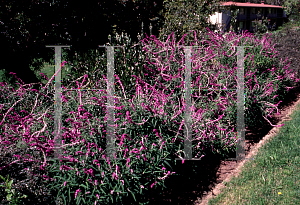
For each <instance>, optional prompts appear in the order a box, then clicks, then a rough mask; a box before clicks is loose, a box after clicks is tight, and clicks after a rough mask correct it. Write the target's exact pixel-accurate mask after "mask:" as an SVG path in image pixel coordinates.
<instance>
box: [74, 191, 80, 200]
mask: <svg viewBox="0 0 300 205" xmlns="http://www.w3.org/2000/svg"><path fill="white" fill-rule="evenodd" d="M79 192H81V190H80V189H77V190H76V191H75V199H76V197H77V195H78V193H79Z"/></svg>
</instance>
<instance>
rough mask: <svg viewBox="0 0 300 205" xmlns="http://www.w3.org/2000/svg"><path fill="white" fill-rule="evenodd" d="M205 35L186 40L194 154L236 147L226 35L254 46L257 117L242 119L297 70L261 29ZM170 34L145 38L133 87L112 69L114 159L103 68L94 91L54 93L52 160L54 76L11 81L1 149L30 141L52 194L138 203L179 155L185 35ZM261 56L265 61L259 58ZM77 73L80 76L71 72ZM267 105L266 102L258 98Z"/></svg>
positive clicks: (251, 65) (249, 69) (250, 66)
mask: <svg viewBox="0 0 300 205" xmlns="http://www.w3.org/2000/svg"><path fill="white" fill-rule="evenodd" d="M208 35H209V39H204V40H203V41H198V40H197V36H196V35H195V43H194V44H192V46H198V48H197V47H193V48H192V57H191V60H192V85H191V89H192V90H193V94H192V103H193V105H192V113H191V115H192V119H193V124H192V131H193V132H192V139H193V145H192V148H193V149H192V154H193V157H195V158H202V157H203V156H205V155H206V154H207V153H209V152H215V153H221V154H224V155H226V153H228V152H229V151H232V150H234V148H235V144H236V133H235V132H234V131H236V130H235V122H236V114H235V111H236V103H235V102H236V95H237V94H236V91H230V90H226V91H224V90H223V89H234V88H236V87H237V85H236V82H235V81H236V80H237V79H236V75H235V73H234V72H235V70H236V69H237V67H236V66H235V63H234V61H235V59H234V56H235V51H236V48H235V47H230V48H229V47H228V44H229V45H230V44H231V45H234V46H242V45H251V46H253V48H252V49H253V54H251V53H252V52H249V53H248V54H247V55H246V57H245V67H246V69H245V93H246V103H245V110H246V111H245V114H246V117H245V120H246V125H250V124H251V123H252V124H255V122H251V121H250V119H248V118H249V116H251V109H252V108H253V105H256V106H257V108H258V109H257V110H261V111H260V112H261V116H262V117H263V118H265V119H267V118H266V117H267V116H268V115H267V116H264V115H263V114H270V113H272V111H273V110H274V109H275V108H277V107H276V106H277V105H278V103H277V104H275V105H274V104H273V103H274V102H275V101H274V99H275V98H276V97H278V96H279V94H278V93H280V91H281V93H280V95H281V96H283V95H284V92H283V91H284V89H289V87H287V84H289V83H290V82H291V80H293V79H295V78H294V76H293V74H290V73H289V72H290V71H288V70H287V68H288V65H286V66H284V67H283V68H282V69H279V68H276V67H275V66H273V67H270V66H271V65H270V64H268V63H269V61H268V58H269V59H271V58H272V57H274V55H275V54H274V52H273V51H274V48H272V46H271V45H269V44H268V43H269V41H268V40H267V37H264V38H263V40H262V41H261V40H259V39H255V38H254V37H253V36H251V34H249V33H242V35H241V36H237V35H235V34H234V33H229V34H228V35H226V36H224V37H223V36H221V35H218V34H214V33H212V32H210V31H208ZM171 37H172V35H170V36H169V38H168V39H167V40H166V42H160V41H159V40H157V39H156V38H155V37H154V36H151V37H147V38H146V39H144V40H143V49H144V52H145V54H144V55H145V56H146V57H147V61H148V65H147V66H145V67H146V70H145V72H144V75H143V76H142V77H144V78H143V79H141V78H140V77H138V76H136V75H132V77H134V79H135V82H136V89H135V93H132V92H127V93H126V91H127V90H128V89H127V87H124V86H123V84H122V81H121V80H120V78H119V76H118V75H115V79H116V85H117V86H116V88H117V89H116V91H115V98H116V101H115V112H116V113H115V115H116V119H115V129H116V139H115V141H114V144H115V145H116V150H115V155H114V156H113V158H112V159H111V158H109V155H108V153H107V152H106V151H105V150H106V144H107V141H106V122H107V117H106V116H105V115H106V112H107V109H106V105H105V101H106V100H107V92H106V91H101V90H100V88H103V85H101V81H102V84H104V82H105V81H107V79H106V76H105V75H104V74H103V73H101V75H102V76H103V79H101V80H99V81H98V83H96V85H95V87H96V88H99V90H98V91H93V92H96V94H95V93H90V92H91V91H89V92H87V91H75V92H73V91H72V92H70V91H65V92H66V94H65V92H63V93H62V104H63V105H62V107H63V111H62V123H63V124H62V130H63V132H62V146H61V147H60V148H61V150H62V151H63V155H62V156H61V158H60V160H53V159H51V156H52V155H53V152H54V148H57V145H55V144H54V140H53V133H54V132H53V131H54V130H53V128H52V125H53V122H54V118H53V117H52V116H51V115H49V114H48V113H53V112H54V110H53V104H50V103H49V101H50V102H51V100H49V99H50V97H49V91H47V89H48V87H49V86H53V85H52V84H50V82H51V80H52V79H53V77H54V76H53V77H52V79H50V80H49V79H47V80H49V82H48V84H47V85H46V86H45V87H44V89H43V90H41V91H38V90H33V89H30V90H31V91H34V92H36V94H35V95H33V94H32V93H30V92H29V91H28V89H25V88H24V87H25V86H24V85H22V86H21V87H20V88H19V89H18V90H17V91H15V90H13V91H12V92H14V93H11V91H10V92H2V96H1V97H2V98H1V99H5V100H3V101H1V119H2V120H1V122H0V125H1V127H0V129H1V133H3V134H2V135H1V146H2V147H3V149H5V148H7V147H8V146H14V145H15V144H16V143H17V142H20V141H21V142H23V143H26V144H27V145H28V147H29V149H28V153H27V155H26V156H27V157H28V158H32V160H35V161H36V163H39V164H40V168H41V170H44V171H47V175H46V174H45V175H44V176H43V177H44V179H45V180H47V181H48V182H47V183H48V188H49V189H50V190H52V191H54V194H55V197H56V198H57V199H56V200H59V201H61V202H62V203H64V204H75V203H76V204H97V203H98V204H104V203H105V204H110V203H112V204H116V203H121V202H124V201H125V200H127V199H126V198H133V199H134V200H136V201H139V202H140V203H146V202H147V198H145V197H146V193H147V191H148V190H149V189H153V188H161V187H162V186H164V180H165V179H166V178H167V177H168V176H170V175H171V174H174V173H175V172H172V171H173V170H172V165H173V162H174V159H175V157H179V158H183V157H184V155H182V153H183V144H184V134H183V126H185V125H184V117H183V111H184V108H185V102H184V96H183V91H184V69H185V66H184V62H185V53H184V48H183V47H180V46H185V44H184V37H183V38H182V39H181V40H180V41H179V42H178V43H175V41H174V36H173V39H171ZM213 45H216V46H217V47H214V46H213ZM205 46H206V47H205ZM199 47H202V49H199ZM226 49H228V50H226ZM258 51H259V52H260V53H259V55H258ZM255 52H256V53H255ZM245 53H247V52H245ZM263 55H264V57H262V56H263ZM271 56H272V57H271ZM230 58H233V59H232V60H231V59H230ZM260 63H262V64H264V65H263V66H261V67H258V66H260ZM256 64H257V65H256ZM140 66H141V65H140ZM254 69H255V70H254ZM209 72H211V73H209ZM270 73H271V74H270ZM82 78H83V80H82V82H81V84H80V85H79V83H78V81H77V80H80V79H82ZM80 79H77V80H76V83H77V88H84V87H85V85H83V83H84V82H85V81H86V80H87V79H88V75H87V74H85V75H84V76H82V77H81V78H80ZM297 80H298V79H296V81H297ZM2 86H4V84H3V83H2ZM64 88H65V87H64V86H62V89H64ZM73 88H74V89H75V87H73ZM203 88H205V89H209V88H213V89H214V90H204V89H203ZM275 88H276V89H275ZM6 89H7V88H6ZM52 89H53V88H52ZM75 90H76V89H75ZM221 90H223V91H221ZM46 92H47V94H45V93H46ZM74 93H75V94H74ZM76 93H78V96H77V94H76ZM12 94H16V96H13V95H12ZM87 94H88V95H87ZM275 94H277V96H276V95H275ZM254 97H255V99H254ZM19 98H20V99H19ZM47 98H48V100H45V99H47ZM32 99H34V101H32ZM43 100H44V101H45V102H43ZM272 100H273V101H272ZM12 102H13V104H12V105H11V103H12ZM16 105H17V106H16ZM266 105H268V106H271V107H272V108H265V106H266ZM74 108H76V112H75V111H74V110H75V109H74ZM33 111H34V112H33ZM12 112H14V113H12ZM257 112H258V111H257ZM12 114H15V115H14V116H13V115H12ZM247 117H248V118H247ZM13 157H17V158H19V159H20V158H24V157H25V156H17V155H14V156H13ZM40 159H42V160H40ZM115 159H122V160H115ZM182 163H184V159H182Z"/></svg>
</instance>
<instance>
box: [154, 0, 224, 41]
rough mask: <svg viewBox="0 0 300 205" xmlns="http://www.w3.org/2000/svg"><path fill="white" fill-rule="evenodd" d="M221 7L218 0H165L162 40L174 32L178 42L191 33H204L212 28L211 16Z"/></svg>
mask: <svg viewBox="0 0 300 205" xmlns="http://www.w3.org/2000/svg"><path fill="white" fill-rule="evenodd" d="M219 5H220V4H219V1H218V0H212V1H204V0H200V1H195V0H178V1H172V0H164V9H163V17H164V27H163V28H164V29H163V30H161V31H160V38H163V37H164V36H166V35H169V34H171V33H172V32H174V33H175V38H176V40H179V39H180V38H181V37H182V36H183V35H184V34H185V33H188V32H189V31H192V30H195V31H204V29H205V28H206V27H211V25H210V23H209V21H208V19H209V15H212V14H214V12H216V11H217V10H218V9H219V8H220V7H219Z"/></svg>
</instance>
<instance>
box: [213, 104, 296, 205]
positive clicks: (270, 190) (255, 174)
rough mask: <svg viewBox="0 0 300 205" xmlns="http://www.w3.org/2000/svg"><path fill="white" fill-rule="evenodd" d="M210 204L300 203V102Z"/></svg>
mask: <svg viewBox="0 0 300 205" xmlns="http://www.w3.org/2000/svg"><path fill="white" fill-rule="evenodd" d="M291 119H292V120H291V121H288V122H285V123H284V124H285V125H284V126H283V127H281V128H280V131H279V133H278V134H277V135H276V136H274V138H272V139H271V140H270V141H269V142H268V143H266V144H265V145H263V146H262V147H261V148H260V149H259V151H258V153H257V155H256V156H255V158H254V160H249V161H247V162H246V163H245V166H244V167H243V169H242V171H241V174H240V175H239V176H238V177H234V178H232V179H231V181H230V182H229V183H226V184H225V185H226V187H225V188H224V189H223V190H222V192H221V193H220V194H219V195H218V196H216V198H214V199H211V200H210V201H209V203H208V204H209V205H216V204H230V205H234V204H237V205H242V204H255V205H257V204H300V105H298V106H297V110H296V111H294V113H293V114H292V115H291Z"/></svg>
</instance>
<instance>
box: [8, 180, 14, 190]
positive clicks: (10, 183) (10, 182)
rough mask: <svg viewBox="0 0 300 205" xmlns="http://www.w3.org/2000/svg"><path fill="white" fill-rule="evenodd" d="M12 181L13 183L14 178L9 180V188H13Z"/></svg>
mask: <svg viewBox="0 0 300 205" xmlns="http://www.w3.org/2000/svg"><path fill="white" fill-rule="evenodd" d="M12 183H13V179H12V180H10V181H9V182H8V187H9V188H11V185H12Z"/></svg>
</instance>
